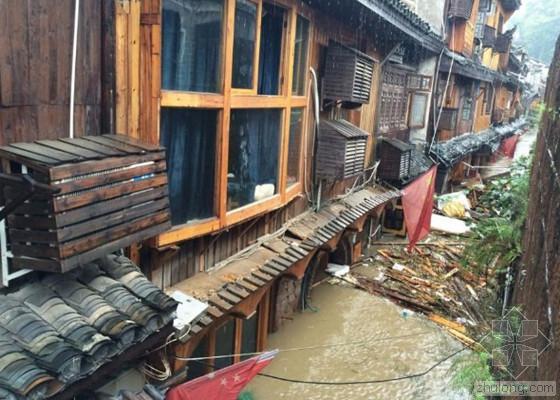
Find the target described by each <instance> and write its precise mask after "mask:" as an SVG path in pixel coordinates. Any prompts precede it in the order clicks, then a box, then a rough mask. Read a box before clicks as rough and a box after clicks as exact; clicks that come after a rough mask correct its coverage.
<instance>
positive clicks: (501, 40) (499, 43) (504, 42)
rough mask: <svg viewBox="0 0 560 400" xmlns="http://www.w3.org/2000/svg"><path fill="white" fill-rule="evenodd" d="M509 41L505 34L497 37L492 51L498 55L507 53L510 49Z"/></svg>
mask: <svg viewBox="0 0 560 400" xmlns="http://www.w3.org/2000/svg"><path fill="white" fill-rule="evenodd" d="M511 39H512V36H511V35H506V34H504V35H498V37H497V39H496V44H495V46H494V49H495V50H496V51H497V52H498V53H502V54H505V53H508V52H509V49H510V47H511Z"/></svg>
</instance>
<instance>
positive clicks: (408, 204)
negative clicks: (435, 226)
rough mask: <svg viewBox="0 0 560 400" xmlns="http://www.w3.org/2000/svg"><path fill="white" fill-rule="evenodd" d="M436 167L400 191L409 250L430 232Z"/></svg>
mask: <svg viewBox="0 0 560 400" xmlns="http://www.w3.org/2000/svg"><path fill="white" fill-rule="evenodd" d="M436 172H437V166H435V165H434V166H433V167H432V168H431V169H430V170H429V171H427V172H426V173H424V174H423V175H421V176H420V177H419V178H417V179H416V180H415V181H414V182H412V183H411V184H410V185H408V186H407V187H405V188H404V189H403V190H402V193H403V196H402V204H403V210H404V219H405V222H406V230H407V231H408V248H409V250H410V249H412V248H414V246H416V243H418V242H419V241H420V240H422V239H424V238H425V237H426V236H427V235H428V233H429V232H430V224H431V222H432V209H433V207H434V191H435V185H436Z"/></svg>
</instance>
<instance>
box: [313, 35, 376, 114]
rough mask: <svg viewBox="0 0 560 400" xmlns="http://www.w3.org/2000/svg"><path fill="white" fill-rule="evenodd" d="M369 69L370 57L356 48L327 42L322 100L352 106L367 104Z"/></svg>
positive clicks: (371, 62)
mask: <svg viewBox="0 0 560 400" xmlns="http://www.w3.org/2000/svg"><path fill="white" fill-rule="evenodd" d="M373 68H374V60H373V58H371V57H369V56H368V55H366V54H364V53H361V52H359V51H358V50H356V49H352V48H350V47H346V46H343V45H341V44H338V43H335V42H330V43H329V47H328V49H327V59H326V64H325V77H324V79H323V97H324V98H325V99H330V100H340V101H343V102H349V103H355V104H366V103H369V97H370V93H371V82H372V79H373Z"/></svg>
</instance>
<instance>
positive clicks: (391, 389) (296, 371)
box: [247, 284, 470, 400]
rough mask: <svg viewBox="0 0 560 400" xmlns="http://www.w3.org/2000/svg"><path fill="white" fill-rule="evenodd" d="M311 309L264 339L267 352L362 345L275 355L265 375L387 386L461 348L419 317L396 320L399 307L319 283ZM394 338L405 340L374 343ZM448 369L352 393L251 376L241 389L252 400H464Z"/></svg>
mask: <svg viewBox="0 0 560 400" xmlns="http://www.w3.org/2000/svg"><path fill="white" fill-rule="evenodd" d="M312 302H313V306H314V307H316V308H317V309H318V311H317V312H312V311H306V312H305V313H302V314H298V315H296V316H295V318H294V320H293V321H288V322H287V323H286V324H285V325H284V326H283V327H282V328H281V329H280V331H279V332H277V333H275V334H273V335H271V336H270V338H269V343H268V347H269V348H278V349H288V348H295V347H306V346H316V345H324V344H336V343H348V342H356V341H365V342H368V343H366V344H361V345H349V346H337V347H325V348H320V349H312V350H299V351H290V352H282V353H280V354H279V355H278V356H277V358H276V359H275V360H274V361H273V362H272V364H271V365H269V366H268V368H267V369H265V371H264V372H266V373H268V374H272V375H277V376H282V377H287V378H294V379H300V380H315V381H358V380H372V379H387V378H393V377H398V376H403V375H408V374H414V373H419V372H423V371H425V370H426V369H428V368H429V367H430V366H432V365H433V364H435V363H436V362H438V361H439V360H441V359H442V358H445V357H446V356H447V355H449V354H451V353H453V352H454V351H455V350H457V349H459V348H460V344H459V343H458V342H456V341H455V340H454V339H452V338H451V337H449V336H448V335H446V334H444V333H443V332H442V330H441V329H440V328H439V327H438V326H436V325H435V324H433V323H432V322H430V321H428V320H427V319H426V318H424V317H423V316H419V315H416V314H413V315H409V316H406V317H403V316H402V309H401V308H399V307H398V306H396V305H394V304H392V303H390V302H388V301H387V300H385V299H382V298H378V297H375V296H372V295H370V294H368V293H365V292H362V291H360V290H357V289H353V288H349V287H341V286H333V285H330V284H323V285H320V286H318V287H317V288H315V289H314V291H313V300H312ZM395 336H408V337H401V338H395V339H391V340H385V341H379V340H380V339H383V338H394V337H395ZM375 341H377V342H375ZM463 354H464V353H463ZM452 365H453V360H448V361H446V362H445V363H443V364H442V365H440V366H438V367H437V368H435V369H434V370H433V371H431V372H430V373H429V374H428V375H425V376H423V377H419V378H413V379H408V380H404V381H397V382H390V383H382V384H367V385H352V386H318V385H308V384H301V383H288V382H280V381H276V380H271V379H269V378H265V377H261V376H257V377H256V378H255V379H254V380H253V382H252V383H251V384H250V385H249V386H248V387H247V389H248V390H249V391H251V392H252V394H253V395H254V397H255V399H256V400H275V399H298V400H299V399H306V400H338V399H340V400H343V399H344V400H346V399H350V400H366V399H367V400H378V399H379V400H393V399H398V400H408V399H415V400H422V399H436V400H464V399H469V398H470V396H469V395H468V394H466V393H465V392H464V391H462V390H457V389H455V388H453V386H452V384H451V380H452V375H453V370H454V369H453V368H452Z"/></svg>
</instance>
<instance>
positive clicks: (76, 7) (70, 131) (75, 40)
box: [68, 0, 80, 138]
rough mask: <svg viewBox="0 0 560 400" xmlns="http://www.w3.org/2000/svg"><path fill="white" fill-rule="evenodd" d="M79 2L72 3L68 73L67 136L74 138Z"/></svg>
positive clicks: (77, 0) (76, 0) (78, 0)
mask: <svg viewBox="0 0 560 400" xmlns="http://www.w3.org/2000/svg"><path fill="white" fill-rule="evenodd" d="M79 11H80V0H75V3H74V36H73V39H72V71H71V72H70V118H69V128H68V136H69V137H70V138H73V137H74V96H75V92H76V56H77V54H76V53H77V48H78V24H79V21H80V13H79Z"/></svg>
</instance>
